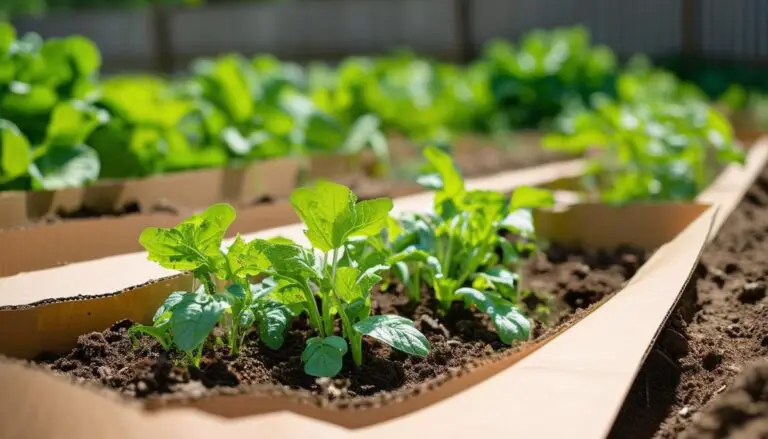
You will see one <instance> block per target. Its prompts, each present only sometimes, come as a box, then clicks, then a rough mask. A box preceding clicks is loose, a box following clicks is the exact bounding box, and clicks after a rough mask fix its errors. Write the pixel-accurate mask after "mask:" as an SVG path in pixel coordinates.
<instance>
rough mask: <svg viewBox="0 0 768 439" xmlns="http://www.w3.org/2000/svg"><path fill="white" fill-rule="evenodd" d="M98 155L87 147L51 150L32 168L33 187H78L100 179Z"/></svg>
mask: <svg viewBox="0 0 768 439" xmlns="http://www.w3.org/2000/svg"><path fill="white" fill-rule="evenodd" d="M100 169H101V163H100V161H99V155H98V154H97V153H96V151H94V150H93V149H92V148H90V147H88V146H86V145H75V146H74V147H69V146H58V145H52V146H49V147H48V150H47V152H46V153H45V154H44V155H42V156H41V157H39V158H38V159H37V160H35V162H34V163H33V165H32V166H31V167H30V174H31V175H32V177H33V182H34V186H35V187H36V188H40V189H45V190H57V189H64V188H68V187H79V186H83V185H85V184H86V183H90V182H93V181H95V180H96V179H97V178H98V177H99V171H100Z"/></svg>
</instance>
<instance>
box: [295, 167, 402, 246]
mask: <svg viewBox="0 0 768 439" xmlns="http://www.w3.org/2000/svg"><path fill="white" fill-rule="evenodd" d="M356 201H357V197H356V196H355V194H353V193H352V191H351V190H349V188H347V187H346V186H343V185H340V184H337V183H332V182H328V181H319V182H317V183H316V184H315V185H314V186H311V187H304V188H299V189H297V190H295V191H294V192H293V194H291V204H292V205H293V207H294V209H295V210H296V212H297V213H298V215H299V217H300V218H301V220H302V221H303V222H304V224H305V225H306V226H307V230H305V232H304V233H305V234H306V235H307V238H309V241H310V242H311V243H312V245H313V246H314V247H316V248H318V249H319V250H321V251H323V252H328V251H330V250H332V249H334V248H338V247H341V246H342V245H343V244H344V243H345V241H346V240H347V239H348V238H351V237H353V236H371V235H373V234H376V233H379V232H380V231H381V230H382V229H383V228H384V227H386V225H387V218H388V213H389V211H390V210H392V200H390V199H384V198H381V199H375V200H368V201H363V202H362V203H359V204H357V205H355V202H356Z"/></svg>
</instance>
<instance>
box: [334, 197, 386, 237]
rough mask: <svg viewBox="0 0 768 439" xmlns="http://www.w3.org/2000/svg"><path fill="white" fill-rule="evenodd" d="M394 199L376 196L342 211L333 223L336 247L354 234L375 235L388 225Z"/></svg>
mask: <svg viewBox="0 0 768 439" xmlns="http://www.w3.org/2000/svg"><path fill="white" fill-rule="evenodd" d="M392 207H393V205H392V200H391V199H389V198H376V199H374V200H366V201H363V202H360V203H358V204H356V205H354V206H353V208H352V210H351V211H345V212H342V214H341V216H340V217H339V218H338V219H337V221H335V222H334V225H333V241H334V244H335V245H336V247H340V246H341V245H343V244H344V242H345V241H346V240H347V239H348V238H351V237H353V236H365V237H368V236H373V235H375V234H377V233H380V232H381V231H382V229H384V228H385V227H387V220H388V218H389V211H390V210H392Z"/></svg>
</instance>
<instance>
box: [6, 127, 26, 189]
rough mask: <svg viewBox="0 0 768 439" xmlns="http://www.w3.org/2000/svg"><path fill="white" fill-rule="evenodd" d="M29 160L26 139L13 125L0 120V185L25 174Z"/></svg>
mask: <svg viewBox="0 0 768 439" xmlns="http://www.w3.org/2000/svg"><path fill="white" fill-rule="evenodd" d="M31 160H32V154H31V151H30V148H29V142H28V141H27V138H26V137H24V135H23V134H22V133H21V132H19V130H18V128H16V126H15V125H14V124H12V123H10V122H8V121H5V120H2V119H0V183H3V182H7V181H10V180H13V179H14V178H17V177H19V176H22V175H24V174H26V173H27V168H28V167H29V164H30V163H31Z"/></svg>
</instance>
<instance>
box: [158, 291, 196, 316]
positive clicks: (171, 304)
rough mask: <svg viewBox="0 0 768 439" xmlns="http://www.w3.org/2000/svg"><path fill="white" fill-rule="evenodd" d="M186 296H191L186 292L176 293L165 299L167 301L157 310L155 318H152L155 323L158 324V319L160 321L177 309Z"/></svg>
mask: <svg viewBox="0 0 768 439" xmlns="http://www.w3.org/2000/svg"><path fill="white" fill-rule="evenodd" d="M186 294H189V293H187V292H185V291H174V292H173V293H171V294H170V295H168V297H166V298H165V301H163V304H162V305H160V308H158V309H157V311H156V312H155V316H154V317H152V321H153V322H157V321H158V319H160V316H162V315H163V314H165V313H167V312H169V311H173V308H175V307H176V305H178V304H179V303H181V301H182V299H183V298H184V296H185V295H186Z"/></svg>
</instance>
